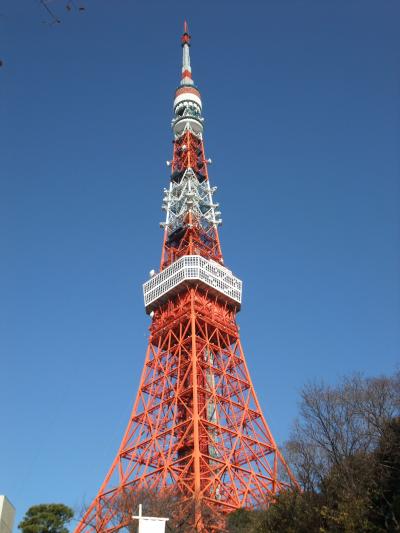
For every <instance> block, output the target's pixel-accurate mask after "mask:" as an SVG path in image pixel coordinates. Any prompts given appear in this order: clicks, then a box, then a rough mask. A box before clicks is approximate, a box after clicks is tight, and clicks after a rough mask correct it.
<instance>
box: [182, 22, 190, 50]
mask: <svg viewBox="0 0 400 533" xmlns="http://www.w3.org/2000/svg"><path fill="white" fill-rule="evenodd" d="M184 44H188V45H189V46H190V35H189V27H188V23H187V20H184V22H183V35H182V46H183V45H184Z"/></svg>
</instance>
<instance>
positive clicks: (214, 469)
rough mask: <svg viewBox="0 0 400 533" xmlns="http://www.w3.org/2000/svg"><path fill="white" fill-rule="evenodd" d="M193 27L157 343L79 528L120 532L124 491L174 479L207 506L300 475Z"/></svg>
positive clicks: (253, 496) (154, 291) (154, 305)
mask: <svg viewBox="0 0 400 533" xmlns="http://www.w3.org/2000/svg"><path fill="white" fill-rule="evenodd" d="M189 47H190V36H189V33H188V30H187V25H186V23H185V30H184V34H183V36H182V48H183V66H182V79H181V82H180V85H179V87H178V89H177V90H176V93H175V100H174V106H173V109H174V118H173V121H172V129H173V133H174V151H173V160H172V162H168V165H170V166H171V180H170V184H169V188H168V189H165V190H164V201H163V209H164V210H165V211H166V218H165V222H163V223H162V227H163V228H164V242H163V248H162V258H161V265H160V271H159V272H158V273H156V272H154V271H151V272H150V279H149V281H147V282H146V283H145V284H144V286H143V290H144V301H145V307H146V312H147V313H148V314H150V317H151V321H152V322H151V326H150V337H149V344H148V348H147V353H146V359H145V362H144V368H143V372H142V376H141V380H140V385H139V390H138V393H137V396H136V401H135V404H134V407H133V411H132V415H131V417H130V419H129V423H128V427H127V429H126V432H125V435H124V437H123V439H122V443H121V446H120V448H119V450H118V453H117V456H116V458H115V460H114V462H113V464H112V466H111V468H110V470H109V472H108V474H107V476H106V478H105V480H104V483H103V485H102V486H101V488H100V490H99V492H98V494H97V496H96V498H95V499H94V501H93V503H92V504H91V506H90V507H89V508H88V510H87V512H86V514H85V516H84V517H83V519H82V520H81V522H80V523H79V525H78V526H77V528H76V530H75V531H76V533H79V532H83V531H85V532H94V531H97V532H99V531H100V532H111V531H116V530H117V529H121V527H123V526H124V525H126V524H127V523H128V521H129V517H127V518H126V520H127V521H126V522H125V523H124V522H123V521H122V522H121V521H120V522H118V524H116V522H115V513H116V511H115V506H114V505H113V502H117V501H118V498H119V497H120V496H121V494H126V493H127V491H128V492H129V491H141V490H146V489H151V490H160V491H162V490H163V489H167V488H168V487H171V486H173V487H175V489H176V490H177V491H178V492H179V493H181V494H182V497H184V498H190V499H192V500H193V501H194V502H195V505H194V508H195V509H198V510H199V511H196V512H198V516H196V518H195V520H196V524H195V527H196V528H197V529H198V530H202V531H209V530H211V529H212V528H211V527H208V526H207V523H205V521H204V520H202V518H201V516H200V515H201V509H202V508H203V507H204V506H209V507H210V508H214V509H219V510H222V511H226V512H229V511H232V510H235V509H238V508H240V507H250V508H251V507H257V506H260V505H265V504H266V503H268V502H270V501H271V500H272V499H273V497H274V495H276V494H277V493H278V492H279V491H280V490H282V489H285V488H288V487H290V486H293V485H296V481H295V479H294V478H293V475H292V474H291V472H290V470H289V469H288V467H287V466H286V463H285V461H284V459H283V457H282V455H281V453H280V452H279V449H278V448H277V445H276V443H275V441H274V439H273V437H272V434H271V432H270V430H269V428H268V425H267V423H266V421H265V418H264V415H263V413H262V411H261V408H260V404H259V402H258V400H257V396H256V393H255V391H254V387H253V384H252V382H251V378H250V375H249V371H248V368H247V365H246V361H245V357H244V353H243V349H242V345H241V342H240V336H239V328H238V325H237V322H236V314H237V312H238V311H239V310H240V306H241V301H242V282H241V281H240V279H238V278H237V277H236V276H234V274H233V273H232V272H231V270H229V269H228V268H227V267H226V266H225V264H224V260H223V257H222V252H221V247H220V241H219V238H218V226H219V225H220V224H221V218H220V214H221V213H220V212H219V211H218V204H217V203H216V202H215V201H214V193H215V190H216V187H211V184H210V180H209V176H208V170H207V166H208V164H209V163H210V160H207V159H206V156H205V153H204V144H203V118H202V102H201V96H200V93H199V91H198V89H197V88H196V87H195V85H194V83H193V80H192V71H191V66H190V55H189Z"/></svg>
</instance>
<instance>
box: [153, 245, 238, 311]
mask: <svg viewBox="0 0 400 533" xmlns="http://www.w3.org/2000/svg"><path fill="white" fill-rule="evenodd" d="M185 282H195V283H196V284H198V285H205V286H206V288H208V289H212V291H216V292H218V293H220V294H222V295H224V296H225V297H227V300H230V301H231V302H232V303H234V304H236V305H237V307H238V308H240V304H241V303H242V282H241V280H240V279H238V278H236V277H235V276H234V275H233V274H232V272H231V271H230V270H228V269H227V268H225V267H224V266H222V265H220V264H219V263H216V262H215V261H213V260H210V259H205V258H204V257H201V256H200V255H185V256H183V257H181V258H180V259H178V260H177V261H175V262H174V263H172V265H170V266H169V267H167V268H165V269H164V270H163V271H162V272H160V273H159V274H156V275H155V276H153V277H152V278H151V279H149V281H146V283H144V284H143V295H144V305H145V307H146V311H147V312H148V313H150V312H151V311H152V309H154V308H155V307H156V306H157V305H160V304H162V303H163V302H165V301H166V300H167V299H168V295H170V293H172V292H173V293H176V292H177V290H178V289H179V288H180V286H182V284H183V283H185Z"/></svg>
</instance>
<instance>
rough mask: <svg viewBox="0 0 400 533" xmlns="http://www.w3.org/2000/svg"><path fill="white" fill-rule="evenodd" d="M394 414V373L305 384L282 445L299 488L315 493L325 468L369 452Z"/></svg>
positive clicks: (398, 385) (399, 392) (397, 382)
mask: <svg viewBox="0 0 400 533" xmlns="http://www.w3.org/2000/svg"><path fill="white" fill-rule="evenodd" d="M399 414H400V373H397V374H395V375H394V376H393V377H379V378H369V379H365V378H362V377H361V376H360V375H355V376H352V377H350V378H344V379H343V380H342V382H341V383H339V384H338V385H337V386H336V387H330V386H327V385H324V384H323V383H322V384H311V385H308V386H306V387H305V388H304V389H303V391H302V393H301V403H300V416H299V418H298V420H297V421H296V422H295V426H294V430H293V432H292V435H291V438H290V440H289V441H288V442H287V443H286V446H285V448H286V454H285V455H286V459H287V460H288V462H289V463H290V464H291V466H292V469H293V470H294V472H295V475H296V477H297V479H298V481H299V482H300V483H301V485H302V486H303V488H304V489H305V490H312V491H315V490H317V489H318V487H319V485H320V483H321V482H322V480H323V479H324V477H325V476H326V475H327V474H328V472H329V471H330V470H331V469H332V468H333V467H334V466H337V467H338V466H339V465H341V467H342V472H341V474H342V475H343V476H344V477H345V478H346V480H347V481H349V482H353V481H356V480H351V479H349V476H351V475H352V474H353V470H352V469H351V468H350V469H348V471H346V468H347V466H349V463H347V462H346V461H345V459H347V458H349V457H353V456H355V455H357V454H365V453H369V452H371V451H373V450H374V449H375V448H376V447H377V446H378V443H379V440H380V438H381V436H382V434H383V432H384V430H385V427H386V424H387V423H388V421H390V420H392V419H393V418H394V417H396V416H399Z"/></svg>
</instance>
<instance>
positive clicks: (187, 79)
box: [181, 20, 193, 85]
mask: <svg viewBox="0 0 400 533" xmlns="http://www.w3.org/2000/svg"><path fill="white" fill-rule="evenodd" d="M190 40H191V36H190V35H189V28H188V23H187V21H186V20H185V21H184V23H183V35H182V38H181V41H182V49H183V57H182V79H181V85H193V80H192V69H191V67H190V52H189V47H190Z"/></svg>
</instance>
